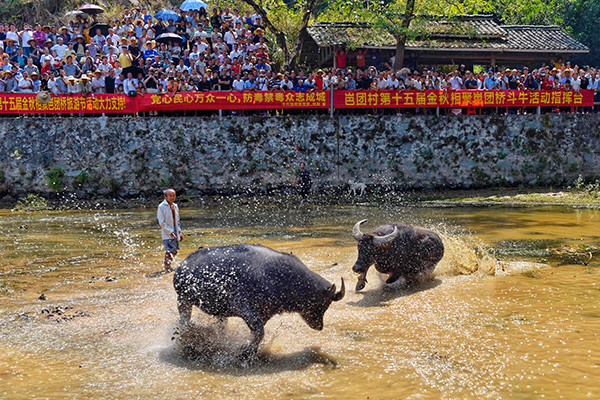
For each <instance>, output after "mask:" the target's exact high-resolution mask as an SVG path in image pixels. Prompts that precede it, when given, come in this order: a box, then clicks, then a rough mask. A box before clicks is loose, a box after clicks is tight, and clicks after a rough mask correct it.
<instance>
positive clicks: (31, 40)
mask: <svg viewBox="0 0 600 400" xmlns="http://www.w3.org/2000/svg"><path fill="white" fill-rule="evenodd" d="M30 42H34V43H35V44H37V39H34V38H31V39H29V40H28V41H27V43H30Z"/></svg>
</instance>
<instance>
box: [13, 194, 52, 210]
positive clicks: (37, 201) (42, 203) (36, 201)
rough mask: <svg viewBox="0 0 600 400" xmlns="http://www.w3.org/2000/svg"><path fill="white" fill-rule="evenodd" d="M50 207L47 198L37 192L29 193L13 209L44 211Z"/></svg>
mask: <svg viewBox="0 0 600 400" xmlns="http://www.w3.org/2000/svg"><path fill="white" fill-rule="evenodd" d="M48 208H49V207H48V202H47V201H46V199H44V198H43V197H40V196H37V195H35V194H28V195H27V196H25V197H24V198H22V199H21V200H19V201H18V202H17V205H16V206H15V208H13V211H42V210H47V209H48Z"/></svg>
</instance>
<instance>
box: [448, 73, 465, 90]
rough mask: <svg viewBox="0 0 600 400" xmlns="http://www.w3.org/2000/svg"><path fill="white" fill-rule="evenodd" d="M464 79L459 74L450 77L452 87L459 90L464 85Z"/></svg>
mask: <svg viewBox="0 0 600 400" xmlns="http://www.w3.org/2000/svg"><path fill="white" fill-rule="evenodd" d="M462 83H463V81H462V79H460V78H459V77H458V76H453V77H452V78H450V85H452V89H455V90H459V89H460V88H461V87H462Z"/></svg>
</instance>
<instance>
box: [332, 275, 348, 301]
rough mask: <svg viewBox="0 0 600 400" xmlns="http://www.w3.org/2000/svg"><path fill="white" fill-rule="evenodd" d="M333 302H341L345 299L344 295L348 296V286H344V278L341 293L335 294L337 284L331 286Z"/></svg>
mask: <svg viewBox="0 0 600 400" xmlns="http://www.w3.org/2000/svg"><path fill="white" fill-rule="evenodd" d="M330 293H331V300H333V301H340V300H341V299H343V298H344V295H345V294H346V285H345V284H344V278H342V288H341V289H340V291H339V292H337V293H336V292H335V283H334V284H333V285H332V286H331V292H330Z"/></svg>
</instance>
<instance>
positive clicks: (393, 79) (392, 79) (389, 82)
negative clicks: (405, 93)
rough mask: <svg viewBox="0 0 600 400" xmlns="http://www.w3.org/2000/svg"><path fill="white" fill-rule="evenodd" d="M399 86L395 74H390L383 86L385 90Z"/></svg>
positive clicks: (396, 88)
mask: <svg viewBox="0 0 600 400" xmlns="http://www.w3.org/2000/svg"><path fill="white" fill-rule="evenodd" d="M399 87H400V82H399V81H398V79H396V74H390V77H389V78H388V80H387V82H386V85H385V88H386V89H387V90H398V88H399Z"/></svg>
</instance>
